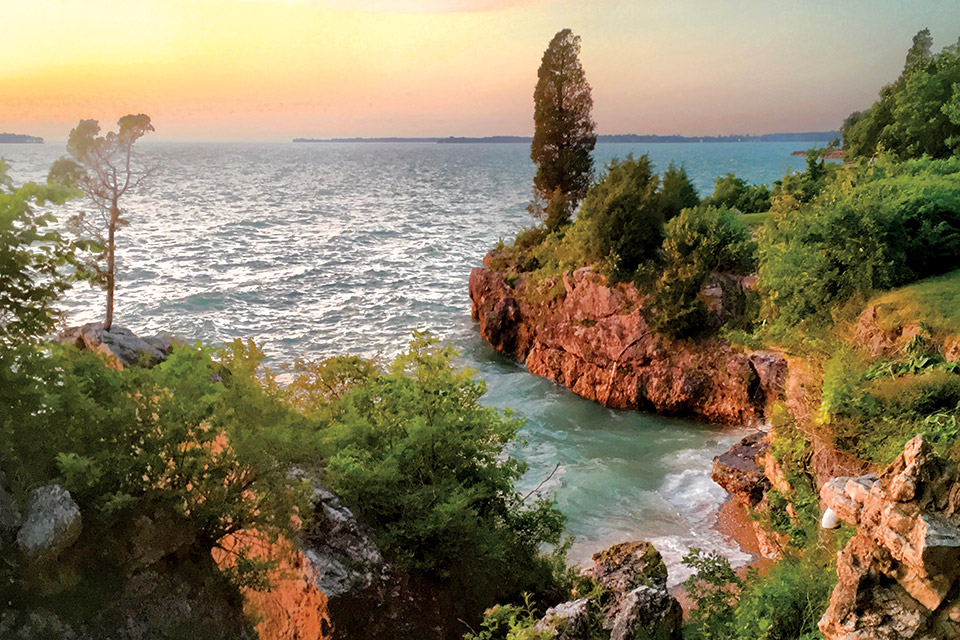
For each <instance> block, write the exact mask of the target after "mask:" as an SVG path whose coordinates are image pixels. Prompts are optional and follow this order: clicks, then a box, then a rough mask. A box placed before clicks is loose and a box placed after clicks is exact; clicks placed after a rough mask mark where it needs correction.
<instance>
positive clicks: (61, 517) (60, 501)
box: [17, 484, 81, 560]
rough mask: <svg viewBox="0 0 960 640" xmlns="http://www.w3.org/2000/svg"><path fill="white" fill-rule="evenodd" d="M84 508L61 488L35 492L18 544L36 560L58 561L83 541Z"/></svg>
mask: <svg viewBox="0 0 960 640" xmlns="http://www.w3.org/2000/svg"><path fill="white" fill-rule="evenodd" d="M80 530H81V519H80V507H78V506H77V503H76V502H74V501H73V498H72V497H71V496H70V492H69V491H67V490H66V489H64V488H63V487H61V486H60V485H58V484H50V485H46V486H44V487H40V488H38V489H35V490H34V491H33V493H32V494H31V495H30V500H29V502H28V504H27V513H26V517H25V518H24V521H23V526H22V527H20V531H19V533H17V544H18V545H19V546H20V548H21V549H22V550H23V552H24V553H26V554H27V555H28V556H30V557H32V558H34V559H43V560H49V559H55V558H56V557H57V556H58V555H60V552H61V551H63V550H64V549H66V548H67V547H69V546H70V545H71V544H73V543H74V542H76V540H77V538H78V537H80Z"/></svg>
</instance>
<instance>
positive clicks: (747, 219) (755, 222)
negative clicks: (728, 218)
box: [737, 211, 770, 227]
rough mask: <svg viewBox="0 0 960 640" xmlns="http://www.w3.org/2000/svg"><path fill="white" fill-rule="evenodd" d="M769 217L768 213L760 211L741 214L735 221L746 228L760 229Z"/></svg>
mask: <svg viewBox="0 0 960 640" xmlns="http://www.w3.org/2000/svg"><path fill="white" fill-rule="evenodd" d="M769 217H770V212H769V211H762V212H760V213H742V214H740V215H739V216H737V220H740V221H741V222H743V224H745V225H746V226H748V227H761V226H763V223H764V222H766V221H767V218H769Z"/></svg>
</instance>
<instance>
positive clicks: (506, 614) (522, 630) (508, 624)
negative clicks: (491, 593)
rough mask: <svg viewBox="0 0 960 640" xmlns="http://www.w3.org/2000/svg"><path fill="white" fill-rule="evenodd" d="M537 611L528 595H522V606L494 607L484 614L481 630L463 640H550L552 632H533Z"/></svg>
mask: <svg viewBox="0 0 960 640" xmlns="http://www.w3.org/2000/svg"><path fill="white" fill-rule="evenodd" d="M538 619H539V618H538V613H537V609H536V608H535V607H534V605H533V601H532V599H531V597H530V594H524V596H523V604H522V605H510V604H508V605H495V606H493V607H491V608H490V609H488V610H487V611H486V612H485V613H484V617H483V622H481V623H480V626H481V629H480V631H479V632H477V633H468V634H466V635H465V636H463V638H464V640H550V638H553V637H554V634H553V631H550V630H545V631H534V630H533V627H534V625H535V624H536V623H537V620H538Z"/></svg>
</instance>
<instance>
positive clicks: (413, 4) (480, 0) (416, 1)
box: [282, 0, 544, 13]
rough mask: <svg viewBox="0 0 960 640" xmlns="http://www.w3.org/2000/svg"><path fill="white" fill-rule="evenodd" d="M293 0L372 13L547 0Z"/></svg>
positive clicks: (482, 8) (463, 9) (497, 6)
mask: <svg viewBox="0 0 960 640" xmlns="http://www.w3.org/2000/svg"><path fill="white" fill-rule="evenodd" d="M282 1H284V2H287V3H291V4H312V5H315V6H321V7H328V8H330V9H340V10H344V11H365V12H371V13H455V12H481V11H498V10H501V9H512V8H514V7H522V6H527V5H533V4H541V3H542V2H544V0H282Z"/></svg>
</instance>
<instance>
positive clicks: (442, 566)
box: [294, 333, 563, 604]
mask: <svg viewBox="0 0 960 640" xmlns="http://www.w3.org/2000/svg"><path fill="white" fill-rule="evenodd" d="M454 355H455V354H454V351H453V349H452V348H450V347H448V346H440V345H438V344H437V340H436V339H435V338H431V337H429V336H428V335H427V334H424V333H415V334H414V339H413V341H412V342H411V344H410V348H409V350H408V351H406V352H405V353H403V354H401V355H400V356H398V357H397V359H396V360H395V361H394V363H393V364H392V366H391V367H390V369H389V371H385V372H377V373H376V374H373V375H370V376H369V377H366V378H364V379H362V380H360V381H359V382H358V383H357V384H355V385H354V386H353V388H352V389H351V390H350V391H349V392H347V393H345V394H343V395H342V397H340V398H330V399H322V398H321V402H327V404H328V406H326V407H324V408H322V410H321V409H320V408H315V409H311V410H310V412H312V413H314V414H318V415H326V416H329V421H328V422H325V423H320V424H319V428H320V430H321V431H320V433H321V436H322V438H323V442H324V444H323V450H324V452H325V453H326V458H327V464H326V469H325V478H326V481H327V483H328V484H329V486H330V488H331V489H332V490H334V491H336V492H337V493H338V494H339V495H340V497H341V498H342V499H343V501H344V502H345V503H346V504H348V505H350V506H351V508H352V509H354V510H355V512H356V513H357V515H358V516H359V517H360V518H362V519H363V520H364V521H365V522H367V523H369V524H370V525H372V526H373V527H374V529H375V530H376V532H377V541H378V543H379V545H380V547H381V548H382V549H383V550H384V552H385V553H386V554H387V555H388V557H390V558H391V560H392V561H393V562H394V563H395V564H397V566H399V567H400V568H402V569H404V570H413V571H417V572H420V573H422V574H425V575H428V576H431V577H433V578H437V579H440V580H443V581H445V582H447V583H448V584H451V585H453V587H452V588H453V589H454V590H455V591H456V592H458V593H460V594H461V597H462V598H463V599H464V600H465V601H469V602H479V603H484V602H485V603H486V604H489V603H490V602H493V601H494V599H495V598H507V599H509V598H516V597H518V596H519V594H520V593H521V592H522V591H534V592H537V591H542V590H544V589H549V586H550V585H551V583H552V581H553V571H552V565H551V563H550V562H549V560H548V559H547V558H544V557H543V556H541V555H540V553H539V548H540V546H541V544H543V543H553V544H555V543H558V542H559V541H560V534H561V531H562V528H563V517H562V515H561V514H560V512H559V511H558V510H557V509H556V508H555V507H554V506H553V503H552V502H550V501H549V500H546V499H543V498H541V497H540V496H537V495H534V496H527V497H524V496H521V495H519V494H518V492H517V491H516V489H515V487H514V482H515V481H516V480H517V479H518V478H519V477H520V476H521V475H522V473H523V471H524V469H525V465H524V464H522V463H521V462H519V461H517V460H516V459H514V458H511V457H509V456H507V455H505V447H506V446H507V444H508V443H509V442H511V441H512V440H513V438H514V437H515V436H516V433H517V430H518V429H519V428H520V425H521V424H522V421H521V420H519V419H517V418H514V417H512V416H510V415H509V414H508V413H501V412H499V411H497V410H496V409H492V408H489V407H485V406H483V405H481V404H480V402H479V400H480V397H481V396H482V395H483V393H484V391H485V387H484V384H483V382H482V381H479V380H477V379H475V378H474V377H473V376H472V373H471V372H469V371H458V370H457V369H455V368H454V367H453V364H452V358H453V357H454ZM351 370H352V369H351ZM366 373H367V371H366V370H365V369H364V374H366ZM314 375H315V374H314V372H313V371H312V370H301V371H300V373H299V375H298V379H297V381H295V383H294V384H295V385H297V386H298V387H299V388H310V387H313V386H315V384H314V381H313V380H312V377H313V376H314ZM305 377H306V380H304V378H305Z"/></svg>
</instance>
